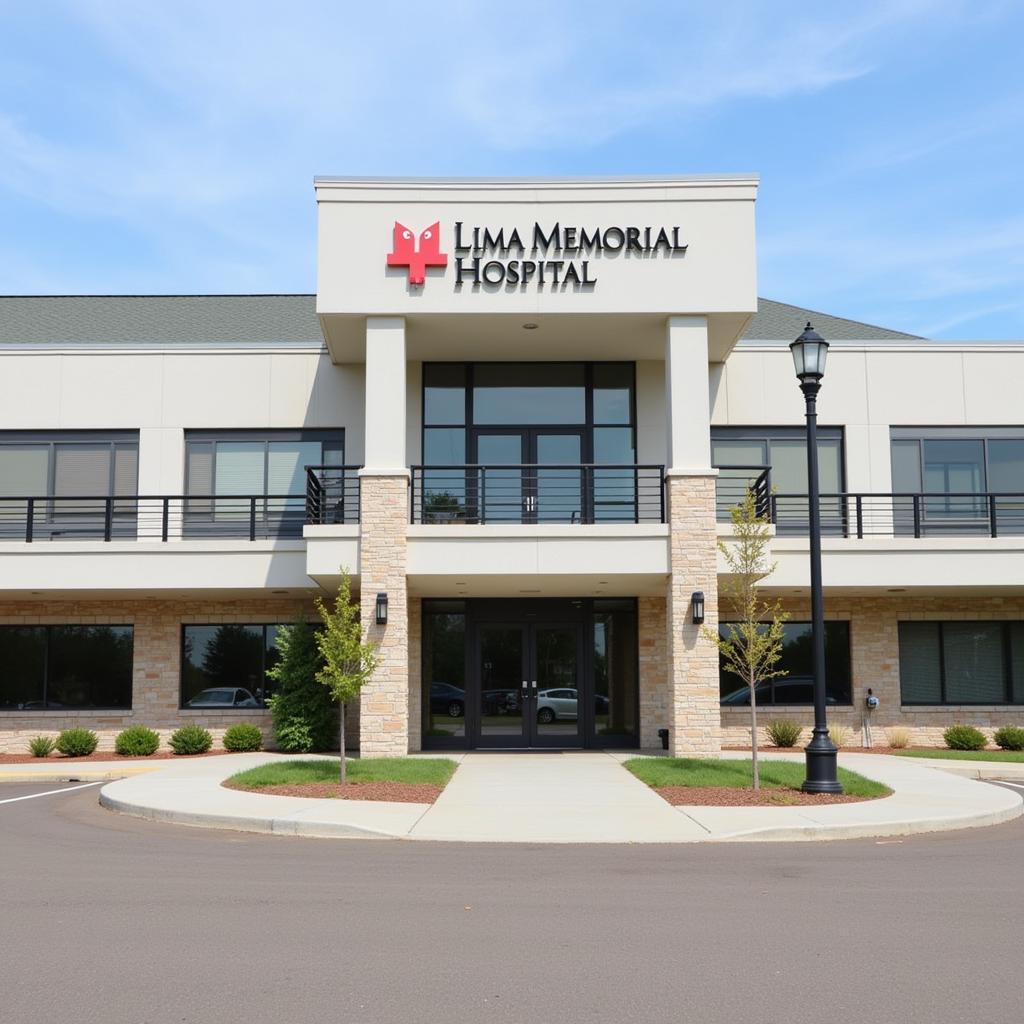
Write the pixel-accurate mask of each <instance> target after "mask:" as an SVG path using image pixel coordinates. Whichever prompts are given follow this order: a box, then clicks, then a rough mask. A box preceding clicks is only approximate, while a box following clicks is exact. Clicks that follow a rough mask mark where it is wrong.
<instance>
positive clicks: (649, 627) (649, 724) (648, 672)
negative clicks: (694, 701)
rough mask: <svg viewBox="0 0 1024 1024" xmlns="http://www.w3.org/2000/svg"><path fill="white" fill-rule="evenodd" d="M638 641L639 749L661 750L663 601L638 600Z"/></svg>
mask: <svg viewBox="0 0 1024 1024" xmlns="http://www.w3.org/2000/svg"><path fill="white" fill-rule="evenodd" d="M637 611H638V613H639V622H638V631H639V634H640V636H639V641H640V747H641V749H643V750H655V749H657V748H659V747H660V746H661V740H659V739H658V730H659V729H666V728H668V724H669V715H668V703H669V692H668V653H667V648H668V630H667V629H666V627H665V598H663V597H641V598H640V599H639V601H638V602H637Z"/></svg>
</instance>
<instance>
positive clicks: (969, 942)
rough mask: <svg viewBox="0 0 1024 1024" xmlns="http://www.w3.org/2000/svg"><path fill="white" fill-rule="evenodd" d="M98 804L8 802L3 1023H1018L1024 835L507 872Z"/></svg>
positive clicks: (722, 850) (470, 850)
mask: <svg viewBox="0 0 1024 1024" xmlns="http://www.w3.org/2000/svg"><path fill="white" fill-rule="evenodd" d="M82 786H83V784H82V783H68V784H60V783H32V784H29V783H5V784H0V837H2V839H0V842H2V863H3V870H2V872H0V897H2V907H3V913H2V914H0V948H2V949H3V950H4V956H3V957H2V958H0V991H2V992H3V993H4V996H3V1013H2V1017H3V1019H4V1020H5V1021H6V1020H10V1021H12V1022H17V1024H21V1022H23V1021H30V1020H36V1019H74V1020H76V1021H79V1022H83V1024H84V1022H92V1021H97V1022H100V1021H102V1022H106V1024H121V1022H124V1024H128V1022H131V1024H164V1022H167V1024H170V1022H172V1021H173V1022H181V1021H190V1022H191V1021H202V1020H208V1021H217V1022H218V1024H220V1022H225V1024H226V1022H235V1021H238V1022H263V1021H268V1022H269V1021H274V1022H281V1021H287V1022H288V1024H291V1022H294V1021H306V1020H314V1019H341V1020H345V1021H346V1022H354V1024H362V1022H393V1021H397V1020H401V1021H403V1022H408V1021H413V1022H418V1021H423V1022H428V1021H429V1022H432V1024H433V1022H436V1021H439V1020H444V1021H456V1022H461V1021H466V1022H470V1021H472V1022H477V1021H489V1020H495V1021H510V1022H511V1021H515V1022H525V1021H537V1022H547V1021H559V1022H562V1021H570V1022H575V1021H581V1022H582V1021H586V1022H605V1021H607V1022H611V1021H623V1020H630V1021H642V1022H647V1021H651V1022H654V1021H658V1022H661V1021H665V1020H681V1021H689V1020H694V1021H701V1022H719V1021H722V1022H725V1021H729V1022H734V1021H737V1020H742V1019H745V1018H748V1017H751V1016H755V1017H756V1018H757V1019H763V1020H772V1019H782V1020H785V1021H786V1022H787V1024H794V1022H803V1021H808V1022H810V1021H815V1022H820V1021H821V1020H822V1018H825V1019H832V1020H838V1021H844V1022H847V1021H872V1022H877V1021H879V1020H900V1021H907V1022H916V1021H921V1022H926V1021H927V1022H929V1024H935V1022H942V1024H946V1022H955V1021H971V1022H972V1024H984V1022H988V1021H992V1022H995V1021H1005V1020H1009V1019H1015V1018H1016V1017H1017V1016H1018V1015H1019V1010H1020V993H1019V942H1020V924H1019V922H1020V914H1021V911H1022V910H1024V872H1022V871H1021V870H1020V869H1021V865H1022V863H1024V858H1022V851H1024V845H1022V844H1024V819H1017V820H1016V821H1014V822H1011V823H1008V824H1006V825H1000V826H995V827H991V828H985V829H971V830H966V831H961V832H947V833H941V834H937V835H934V836H921V837H916V838H908V839H904V840H898V839H890V840H856V841H850V842H834V843H800V844H774V843H773V844H764V843H760V844H746V843H745V844H720V845H714V846H676V847H665V846H656V847H651V846H643V847H641V846H632V847H631V846H610V847H609V846H517V847H506V846H494V845H488V846H480V845H456V844H431V843H406V842H378V841H371V840H316V839H297V838H286V837H274V836H261V835H243V834H238V833H226V832H215V831H208V830H205V829H189V828H184V827H180V826H173V825H161V824H155V823H151V822H145V821H140V820H136V819H129V818H124V817H121V816H118V815H115V814H112V813H110V812H108V811H105V810H103V809H102V808H100V807H99V806H98V804H97V802H96V798H97V790H98V788H99V787H98V786H86V787H84V788H74V787H82ZM54 791H55V792H54ZM42 794H48V795H42ZM25 797H28V798H29V799H24V798H25Z"/></svg>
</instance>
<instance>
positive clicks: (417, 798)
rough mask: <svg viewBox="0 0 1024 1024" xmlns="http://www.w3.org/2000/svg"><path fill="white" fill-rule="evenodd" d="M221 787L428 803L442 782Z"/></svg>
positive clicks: (309, 783) (249, 791)
mask: <svg viewBox="0 0 1024 1024" xmlns="http://www.w3.org/2000/svg"><path fill="white" fill-rule="evenodd" d="M221 785H222V786H224V788H225V789H239V790H241V791H242V792H243V793H259V794H260V795H261V796H267V795H269V796H304V797H313V798H314V799H321V800H322V799H329V800H388V801H390V802H391V803H397V804H432V803H433V802H434V801H435V800H436V799H437V798H438V797H439V796H440V795H441V791H442V790H443V789H444V786H430V785H427V784H426V783H422V782H416V783H413V782H346V783H345V785H344V786H343V785H341V783H339V782H298V783H286V784H284V785H280V786H232V785H230V784H229V783H227V782H222V783H221Z"/></svg>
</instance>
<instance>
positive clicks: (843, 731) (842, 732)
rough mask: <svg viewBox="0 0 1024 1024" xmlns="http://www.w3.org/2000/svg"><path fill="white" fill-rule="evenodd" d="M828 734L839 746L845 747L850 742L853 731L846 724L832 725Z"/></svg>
mask: <svg viewBox="0 0 1024 1024" xmlns="http://www.w3.org/2000/svg"><path fill="white" fill-rule="evenodd" d="M828 734H829V736H830V737H831V739H832V742H833V743H834V744H835V745H836V746H837V747H845V746H846V744H847V743H849V742H850V736H851V735H852V733H851V731H850V730H849V729H847V728H846V726H845V725H830V726H829V727H828Z"/></svg>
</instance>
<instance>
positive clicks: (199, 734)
mask: <svg viewBox="0 0 1024 1024" xmlns="http://www.w3.org/2000/svg"><path fill="white" fill-rule="evenodd" d="M168 742H169V743H170V744H171V750H173V751H174V752H175V753H176V754H205V753H206V752H207V751H208V750H209V749H210V747H212V746H213V736H211V735H210V730H209V729H204V728H203V727H202V726H201V725H183V726H182V727H181V728H180V729H175V730H174V732H173V733H171V738H170V740H169V741H168Z"/></svg>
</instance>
